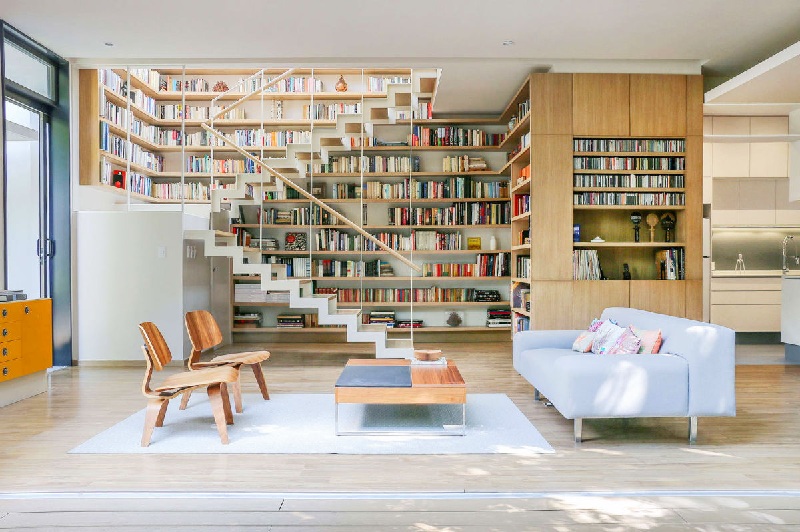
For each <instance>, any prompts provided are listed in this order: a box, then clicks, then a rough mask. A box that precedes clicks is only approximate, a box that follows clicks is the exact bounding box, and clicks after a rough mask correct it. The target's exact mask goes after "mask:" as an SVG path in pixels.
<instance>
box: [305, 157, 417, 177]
mask: <svg viewBox="0 0 800 532" xmlns="http://www.w3.org/2000/svg"><path fill="white" fill-rule="evenodd" d="M307 170H308V172H309V173H311V172H313V173H316V174H330V173H356V172H419V171H420V163H419V157H418V156H414V157H408V156H405V155H401V156H398V155H390V156H387V155H362V156H358V155H350V156H342V157H331V158H330V160H329V162H327V163H313V164H309V165H308V167H307Z"/></svg>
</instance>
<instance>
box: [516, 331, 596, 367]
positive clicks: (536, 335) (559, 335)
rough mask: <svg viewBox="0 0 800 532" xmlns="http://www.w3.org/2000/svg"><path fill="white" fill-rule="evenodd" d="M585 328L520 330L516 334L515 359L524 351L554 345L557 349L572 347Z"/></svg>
mask: <svg viewBox="0 0 800 532" xmlns="http://www.w3.org/2000/svg"><path fill="white" fill-rule="evenodd" d="M582 332H584V331H583V330H574V331H573V330H560V331H520V332H518V333H516V334H515V335H514V342H513V344H514V360H515V361H516V359H517V357H518V356H519V354H520V353H522V352H523V351H526V350H528V349H538V348H542V347H552V348H557V349H571V348H572V344H573V343H574V342H575V339H576V338H577V337H578V335H579V334H581V333H582Z"/></svg>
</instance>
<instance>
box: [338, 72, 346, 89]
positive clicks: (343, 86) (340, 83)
mask: <svg viewBox="0 0 800 532" xmlns="http://www.w3.org/2000/svg"><path fill="white" fill-rule="evenodd" d="M336 92H347V82H346V81H345V80H344V76H341V75H340V76H339V81H337V82H336Z"/></svg>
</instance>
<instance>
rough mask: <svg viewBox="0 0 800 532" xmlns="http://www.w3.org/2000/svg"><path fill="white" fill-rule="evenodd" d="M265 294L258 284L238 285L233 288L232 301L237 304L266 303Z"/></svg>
mask: <svg viewBox="0 0 800 532" xmlns="http://www.w3.org/2000/svg"><path fill="white" fill-rule="evenodd" d="M267 294H268V293H267V292H265V291H263V290H261V285H260V284H258V283H248V284H244V283H239V284H237V285H235V286H234V289H233V300H234V301H236V302H237V303H266V302H267ZM287 294H288V292H287Z"/></svg>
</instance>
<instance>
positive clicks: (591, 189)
mask: <svg viewBox="0 0 800 532" xmlns="http://www.w3.org/2000/svg"><path fill="white" fill-rule="evenodd" d="M572 190H574V191H575V192H643V193H648V192H686V189H685V188H656V187H653V188H647V187H574V188H573V189H572Z"/></svg>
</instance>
